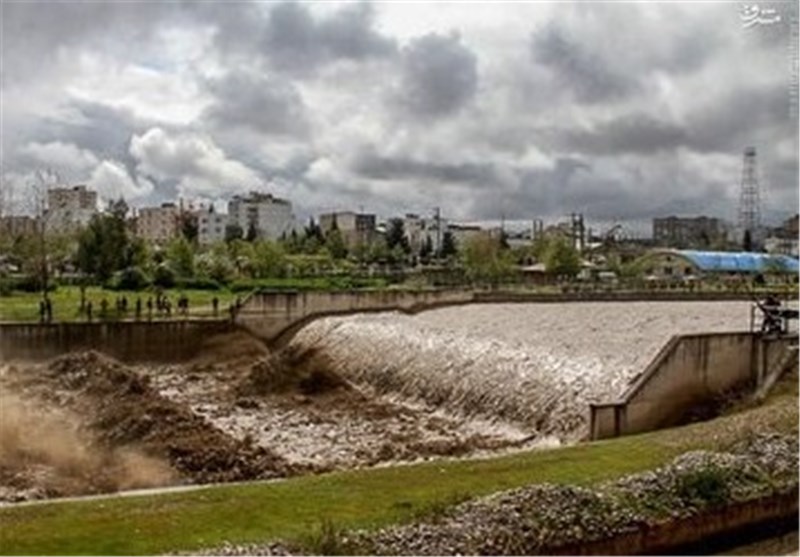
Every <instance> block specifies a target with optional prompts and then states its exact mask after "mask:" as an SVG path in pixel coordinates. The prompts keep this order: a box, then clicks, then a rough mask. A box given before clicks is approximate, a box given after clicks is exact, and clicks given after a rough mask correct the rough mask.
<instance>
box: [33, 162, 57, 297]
mask: <svg viewBox="0 0 800 557" xmlns="http://www.w3.org/2000/svg"><path fill="white" fill-rule="evenodd" d="M60 183H61V179H60V177H59V175H58V173H57V172H55V171H54V170H52V169H49V168H48V169H40V170H37V171H35V172H34V173H33V176H32V177H31V179H30V180H29V181H28V182H27V184H26V186H27V188H26V189H27V191H26V192H25V193H26V195H25V200H26V203H27V205H28V207H27V209H28V211H29V212H30V213H32V214H33V217H34V219H35V222H36V235H37V244H38V262H39V264H38V275H39V276H38V279H39V283H40V285H41V288H42V296H43V297H44V299H45V300H46V299H47V290H48V286H49V278H50V273H49V262H48V247H47V191H48V190H49V189H50V188H51V187H54V186H57V185H58V184H60Z"/></svg>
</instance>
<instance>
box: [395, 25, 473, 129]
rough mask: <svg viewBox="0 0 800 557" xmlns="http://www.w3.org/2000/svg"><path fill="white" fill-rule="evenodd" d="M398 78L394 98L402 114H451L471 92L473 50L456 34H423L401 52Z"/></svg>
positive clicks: (431, 115)
mask: <svg viewBox="0 0 800 557" xmlns="http://www.w3.org/2000/svg"><path fill="white" fill-rule="evenodd" d="M401 57H402V59H401V68H402V69H401V77H400V79H401V82H400V88H399V90H398V91H397V94H396V98H395V99H394V100H395V101H396V102H397V103H398V104H399V105H400V107H401V109H402V111H403V112H404V113H406V114H409V115H412V116H415V117H419V118H429V117H438V116H445V115H449V114H453V113H455V112H457V111H458V110H459V109H460V108H462V107H463V106H464V105H465V104H467V103H468V102H469V101H470V100H472V98H473V97H474V96H475V92H476V90H477V88H478V68H477V65H478V64H477V58H476V56H475V54H474V53H473V52H472V51H471V50H470V49H469V48H467V47H466V46H465V45H463V44H462V43H461V39H460V38H459V36H458V35H457V34H452V35H450V36H442V35H436V34H430V35H426V36H424V37H421V38H418V39H415V40H413V41H412V42H411V43H410V44H409V45H408V46H406V47H405V48H403V51H402V54H401Z"/></svg>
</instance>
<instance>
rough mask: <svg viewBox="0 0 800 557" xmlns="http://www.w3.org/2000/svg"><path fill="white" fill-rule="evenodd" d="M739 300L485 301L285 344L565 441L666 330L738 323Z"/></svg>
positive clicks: (405, 394)
mask: <svg viewBox="0 0 800 557" xmlns="http://www.w3.org/2000/svg"><path fill="white" fill-rule="evenodd" d="M749 312H750V304H749V303H747V302H621V303H616V302H598V303H566V304H492V305H474V306H460V307H452V308H446V309H439V310H433V311H429V312H425V313H422V314H419V315H415V316H407V315H401V314H398V313H382V314H368V315H356V316H349V317H329V318H324V319H320V320H318V321H315V322H312V323H310V324H309V325H307V326H306V327H304V328H303V329H302V330H301V331H300V332H299V333H298V334H297V336H296V337H295V338H294V339H293V341H292V346H293V347H295V348H298V349H313V350H314V351H315V352H317V353H321V354H322V355H324V356H325V357H326V359H327V360H328V361H329V365H331V366H332V367H333V370H334V371H336V372H337V373H339V374H341V375H342V376H343V377H345V378H346V379H348V380H350V381H352V382H354V383H355V384H357V385H361V386H363V387H364V388H369V389H372V390H374V391H375V392H377V393H380V394H389V395H392V396H397V397H400V398H403V399H408V400H416V401H419V402H423V403H426V404H431V405H436V406H438V407H439V408H441V409H442V410H444V411H446V412H448V413H452V414H454V415H460V416H464V417H480V418H482V419H489V420H494V421H496V422H498V423H509V424H514V425H516V426H521V427H523V428H525V429H526V430H528V431H531V433H538V434H541V435H556V436H558V437H560V438H562V439H572V438H575V437H578V436H581V435H584V434H585V433H586V426H587V418H588V413H587V409H588V404H589V403H590V402H596V401H599V400H607V399H609V398H614V397H615V396H618V395H619V394H620V393H621V392H622V391H624V389H625V387H626V386H627V385H628V383H629V382H630V380H631V379H632V378H634V377H635V376H636V375H637V374H638V373H640V372H641V371H642V370H643V369H644V368H645V366H646V365H647V364H648V363H649V362H650V360H651V359H652V358H653V357H654V356H655V354H656V353H657V352H658V350H659V349H660V348H661V347H662V346H663V345H664V344H665V343H666V342H667V341H668V340H669V338H670V337H671V336H672V335H674V334H680V333H693V332H713V331H737V330H738V331H741V330H747V328H748V326H749V316H750V313H749Z"/></svg>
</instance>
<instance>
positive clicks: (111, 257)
mask: <svg viewBox="0 0 800 557" xmlns="http://www.w3.org/2000/svg"><path fill="white" fill-rule="evenodd" d="M126 212H127V208H126V209H125V211H124V212H122V210H121V207H120V206H119V205H118V206H117V207H115V208H112V211H111V212H109V213H106V214H102V215H95V216H94V217H92V220H91V221H89V225H88V226H87V227H86V228H85V229H84V230H83V231H82V232H81V234H80V236H79V238H78V252H77V255H76V263H77V266H78V269H79V270H80V271H82V272H83V273H85V274H87V275H90V276H92V277H94V278H95V279H96V280H97V281H99V282H105V281H107V280H108V279H109V278H110V277H111V275H112V274H113V273H114V272H115V271H119V270H121V269H124V268H125V267H127V266H128V263H129V261H128V260H129V259H130V258H131V251H130V250H129V247H130V239H129V238H128V230H127V226H126V225H125V213H126Z"/></svg>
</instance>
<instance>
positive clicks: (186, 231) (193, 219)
mask: <svg viewBox="0 0 800 557" xmlns="http://www.w3.org/2000/svg"><path fill="white" fill-rule="evenodd" d="M211 212H212V213H213V210H212V211H211ZM178 226H179V229H180V231H181V234H182V235H183V237H184V238H186V240H188V241H189V242H190V243H192V244H196V243H197V235H198V231H199V226H198V222H197V215H196V214H195V213H191V212H189V211H183V212H182V213H181V215H180V217H179V220H178Z"/></svg>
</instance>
